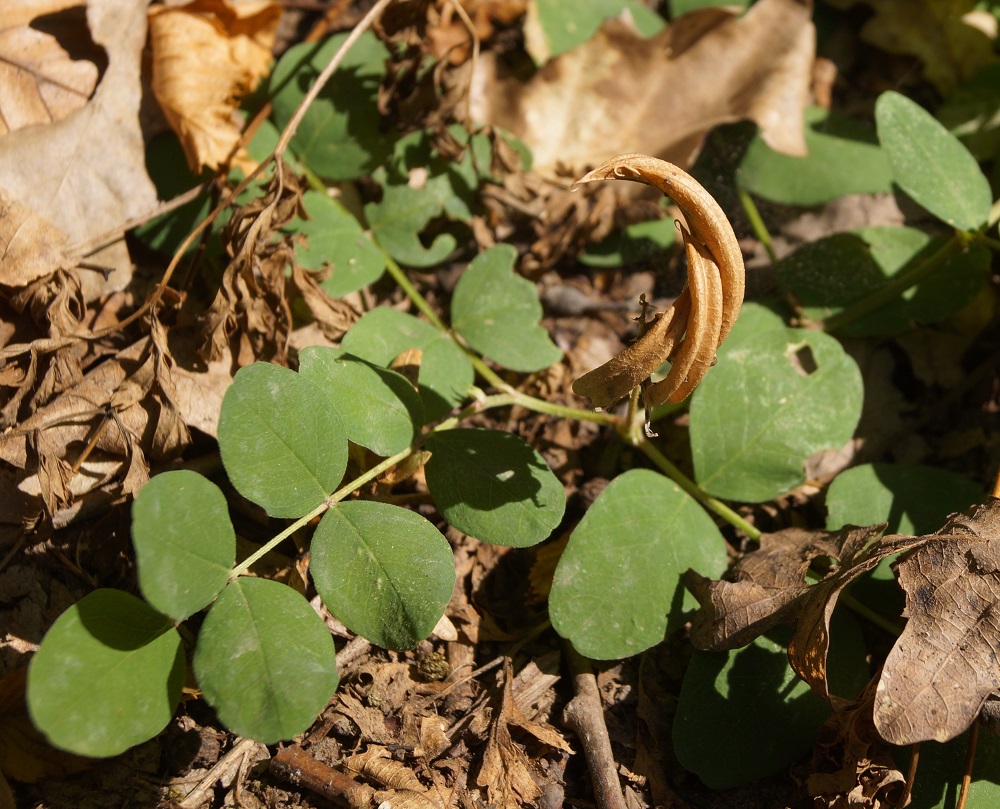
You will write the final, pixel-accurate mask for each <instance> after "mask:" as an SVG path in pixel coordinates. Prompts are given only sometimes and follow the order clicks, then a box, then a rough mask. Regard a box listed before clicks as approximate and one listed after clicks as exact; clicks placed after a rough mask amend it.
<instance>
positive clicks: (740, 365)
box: [690, 329, 863, 503]
mask: <svg viewBox="0 0 1000 809" xmlns="http://www.w3.org/2000/svg"><path fill="white" fill-rule="evenodd" d="M862 395H863V386H862V381H861V372H860V371H859V370H858V366H857V365H856V364H855V362H854V360H853V359H851V357H849V356H848V355H847V354H846V353H845V352H844V350H843V348H841V346H840V343H838V342H837V341H836V340H835V339H834V338H832V337H830V336H829V335H826V334H820V333H818V332H811V331H805V330H803V329H776V330H774V331H766V332H763V333H760V334H757V335H754V336H752V337H748V338H746V339H744V340H740V341H739V342H737V343H734V345H732V346H728V347H727V350H726V351H725V353H723V354H720V358H719V363H718V365H717V366H716V367H715V368H714V369H713V371H712V373H710V374H709V375H708V376H707V377H706V378H705V380H704V382H702V384H701V385H700V386H699V387H698V389H697V390H696V391H695V394H694V396H693V398H692V401H691V412H690V419H691V449H692V455H693V460H694V470H695V479H696V480H697V481H698V484H699V485H700V486H701V487H702V488H703V489H704V490H705V491H707V492H708V493H710V494H713V495H715V496H716V497H724V498H727V499H731V500H742V501H746V502H751V503H759V502H763V501H765V500H770V499H772V498H774V497H778V496H779V495H782V494H785V493H787V492H789V491H791V490H792V489H794V488H795V487H796V486H798V485H799V484H800V483H802V481H803V480H804V479H805V476H804V474H803V471H802V464H803V463H804V462H805V461H806V459H808V458H809V456H811V455H812V454H813V453H815V452H818V451H819V450H821V449H826V448H839V447H841V446H843V444H845V443H846V442H847V441H848V440H849V439H850V437H851V435H852V433H853V432H854V428H855V426H857V423H858V419H859V418H860V417H861V403H862Z"/></svg>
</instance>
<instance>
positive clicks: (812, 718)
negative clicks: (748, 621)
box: [673, 613, 868, 789]
mask: <svg viewBox="0 0 1000 809" xmlns="http://www.w3.org/2000/svg"><path fill="white" fill-rule="evenodd" d="M832 628H833V636H834V646H833V647H832V649H831V671H830V674H831V678H833V679H835V680H836V681H837V690H838V691H841V692H842V693H855V692H856V691H857V690H858V689H859V688H861V687H862V686H863V685H864V683H865V682H866V681H867V679H868V672H867V666H866V665H865V653H866V649H865V644H864V639H863V637H862V635H861V630H860V628H859V627H858V624H857V622H856V621H854V620H853V619H852V618H851V617H850V616H843V615H841V614H839V613H836V614H835V615H834V620H833V627H832ZM788 635H789V632H788V631H787V630H785V629H779V630H775V631H774V632H772V633H768V635H762V636H760V637H758V638H757V639H756V640H754V641H753V643H751V644H750V645H748V646H745V647H744V648H742V649H736V650H734V651H731V652H703V651H699V650H695V652H694V653H693V654H692V656H691V662H690V663H689V664H688V668H687V671H685V673H684V682H683V683H682V684H681V693H680V696H679V697H678V703H677V715H676V717H675V719H674V726H673V742H674V750H675V752H676V753H677V758H678V759H679V760H680V762H681V764H683V765H684V767H685V768H686V769H688V770H690V771H691V772H693V773H695V774H696V775H697V776H698V777H699V778H701V780H702V781H704V782H705V784H706V785H707V786H709V787H711V788H712V789H729V788H732V787H737V786H741V785H742V784H746V783H749V782H750V781H754V780H756V779H758V778H763V777H764V776H767V775H770V774H772V773H775V772H779V771H781V770H784V769H787V768H788V767H789V766H791V765H792V764H794V763H795V762H796V761H797V760H798V759H800V758H801V757H802V756H804V755H805V754H806V753H808V752H809V749H810V748H811V747H812V745H813V742H814V741H815V740H816V734H817V732H818V731H819V729H820V727H821V726H822V725H823V723H824V722H825V721H826V719H827V717H828V716H829V715H830V707H829V705H828V704H827V703H826V702H825V701H824V700H823V699H821V698H820V697H818V696H817V695H816V694H814V693H813V692H812V691H810V689H809V686H808V685H806V683H805V682H803V681H802V680H800V679H798V677H796V675H795V672H794V671H792V668H791V666H789V665H788V655H787V654H786V652H785V643H784V641H787V638H788ZM773 638H777V639H778V640H781V641H782V642H781V643H778V642H776V641H775V640H774V639H773Z"/></svg>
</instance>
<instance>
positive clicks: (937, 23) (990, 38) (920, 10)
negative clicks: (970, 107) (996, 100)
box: [829, 0, 997, 95]
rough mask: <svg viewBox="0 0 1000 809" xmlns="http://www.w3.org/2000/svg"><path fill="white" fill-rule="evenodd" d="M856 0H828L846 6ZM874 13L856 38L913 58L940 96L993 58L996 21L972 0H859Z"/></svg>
mask: <svg viewBox="0 0 1000 809" xmlns="http://www.w3.org/2000/svg"><path fill="white" fill-rule="evenodd" d="M859 2H862V0H829V3H830V5H832V6H835V7H837V8H850V7H851V6H854V5H857V4H858V3H859ZM863 2H864V3H865V5H867V6H870V7H871V9H872V10H873V11H874V12H875V13H874V16H872V17H871V19H869V20H868V21H867V22H866V23H865V24H864V25H863V26H862V28H861V37H862V39H865V40H867V41H868V42H870V43H871V44H873V45H876V46H877V47H879V48H882V49H883V50H885V51H888V52H889V53H900V54H909V55H912V56H916V57H917V58H919V59H920V61H921V62H923V63H924V73H925V75H926V76H927V79H928V81H930V82H932V83H933V84H934V85H935V86H936V87H937V88H938V90H940V91H941V93H942V94H944V95H948V94H950V93H951V92H952V91H953V90H954V89H955V88H956V87H957V86H958V85H959V83H961V82H963V81H965V80H966V79H969V78H971V77H972V76H973V75H975V74H976V73H978V72H979V71H980V70H982V69H983V68H984V67H987V66H988V65H991V64H994V63H995V62H996V61H997V56H996V53H994V43H995V41H996V38H997V20H996V18H995V17H993V15H992V14H990V13H989V12H988V11H976V10H975V9H976V6H977V5H979V4H978V3H977V2H976V0H957V1H956V0H863Z"/></svg>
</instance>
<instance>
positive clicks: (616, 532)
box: [549, 469, 726, 660]
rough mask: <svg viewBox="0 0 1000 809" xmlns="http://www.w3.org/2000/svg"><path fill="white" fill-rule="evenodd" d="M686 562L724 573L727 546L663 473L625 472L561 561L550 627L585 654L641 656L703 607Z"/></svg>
mask: <svg viewBox="0 0 1000 809" xmlns="http://www.w3.org/2000/svg"><path fill="white" fill-rule="evenodd" d="M689 567H691V568H695V569H697V570H699V571H709V572H707V573H705V575H712V576H717V575H721V574H722V572H723V571H724V570H725V568H726V544H725V541H724V540H723V538H722V535H721V534H720V533H719V530H718V529H717V528H716V527H715V523H713V522H712V520H711V518H710V517H709V516H708V515H707V514H706V513H705V511H704V510H703V509H702V507H701V506H700V505H699V504H698V503H697V502H696V501H695V500H693V499H692V498H691V497H690V496H689V495H687V494H685V493H684V492H683V491H681V489H680V488H679V487H678V486H677V485H676V484H674V483H671V482H670V481H669V480H668V479H667V478H665V477H663V476H662V475H659V474H657V473H655V472H651V471H648V470H644V469H634V470H631V471H628V472H625V473H624V474H622V475H619V476H618V477H617V478H615V480H613V481H612V482H611V484H610V485H609V486H608V487H607V488H606V489H605V490H604V491H603V492H602V493H601V495H600V496H599V497H598V498H597V500H596V501H595V502H594V504H593V505H592V506H591V507H590V509H589V510H588V511H587V513H586V514H585V515H584V517H583V520H581V522H580V524H579V525H577V527H576V528H575V529H574V530H573V533H572V535H571V536H570V540H569V544H568V545H567V546H566V550H565V551H563V555H562V557H561V558H560V559H559V565H558V567H557V568H556V573H555V579H554V580H553V582H552V591H551V593H550V595H549V615H550V616H551V618H552V625H553V627H555V630H556V631H557V632H558V633H559V634H560V635H562V636H563V637H564V638H567V639H568V640H569V641H571V642H572V644H573V646H574V647H575V648H576V649H577V651H579V652H580V653H581V654H583V655H585V656H587V657H592V658H596V659H601V660H608V659H614V658H619V657H629V656H630V655H634V654H638V653H639V652H642V651H644V650H646V649H648V648H649V647H650V646H653V645H655V644H657V643H659V642H660V641H662V640H663V638H664V636H665V635H666V634H667V633H669V632H672V631H674V630H676V629H678V628H680V626H682V625H683V622H684V619H685V616H684V611H685V610H691V609H694V608H696V607H697V606H698V602H697V601H696V600H695V599H694V597H693V596H691V595H690V594H689V593H687V591H686V590H685V589H684V585H683V584H682V583H681V576H682V575H683V573H684V571H685V570H687V569H688V568H689Z"/></svg>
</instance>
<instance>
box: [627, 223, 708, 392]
mask: <svg viewBox="0 0 1000 809" xmlns="http://www.w3.org/2000/svg"><path fill="white" fill-rule="evenodd" d="M684 242H685V248H686V250H687V260H688V285H689V287H690V289H691V315H690V317H689V318H688V328H687V334H685V336H684V342H683V343H681V346H680V348H679V349H678V351H677V355H676V356H675V357H674V358H673V361H672V362H673V364H672V365H671V366H670V372H669V373H668V374H667V376H666V377H665V378H664V379H663V380H662V381H660V382H657V383H656V384H655V385H650V386H649V387H648V388H646V391H645V394H644V397H643V398H644V401H645V403H646V406H647V407H655V406H656V405H658V404H663V403H664V402H667V403H669V404H676V403H677V402H682V401H684V399H686V398H687V397H688V396H689V395H690V394H691V391H693V390H694V389H695V388H696V387H697V386H698V383H699V382H701V380H702V379H704V378H705V374H707V373H708V369H709V368H711V367H712V364H713V363H714V362H715V350H716V349H717V348H718V347H719V343H720V342H722V339H721V337H720V334H721V331H720V330H721V328H722V311H723V308H722V279H721V277H720V275H719V270H718V267H716V265H715V261H714V260H713V259H712V256H711V255H709V253H708V250H707V248H706V247H705V246H704V245H702V244H699V243H698V242H697V241H696V240H695V239H692V238H690V235H689V234H687V233H685V234H684Z"/></svg>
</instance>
